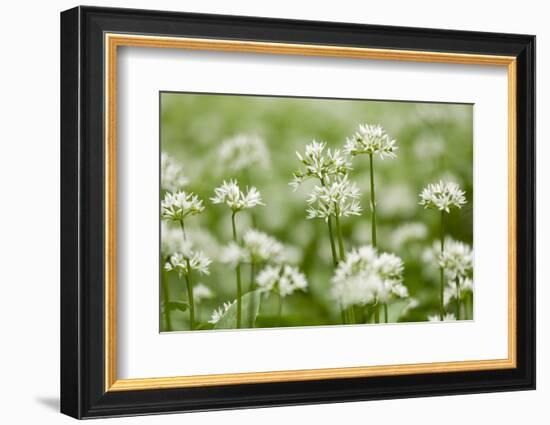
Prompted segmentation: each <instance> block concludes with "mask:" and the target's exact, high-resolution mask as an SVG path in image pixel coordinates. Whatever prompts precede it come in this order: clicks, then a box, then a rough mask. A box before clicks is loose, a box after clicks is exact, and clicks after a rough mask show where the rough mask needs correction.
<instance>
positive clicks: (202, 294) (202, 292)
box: [193, 283, 214, 304]
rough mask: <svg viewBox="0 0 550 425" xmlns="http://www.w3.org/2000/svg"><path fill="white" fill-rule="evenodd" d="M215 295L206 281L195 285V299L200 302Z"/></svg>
mask: <svg viewBox="0 0 550 425" xmlns="http://www.w3.org/2000/svg"><path fill="white" fill-rule="evenodd" d="M213 297H214V293H213V292H212V290H211V289H210V288H209V287H208V286H206V285H205V284H204V283H198V284H196V285H195V286H194V287H193V300H194V301H195V302H196V303H197V304H198V303H200V302H202V301H203V300H208V299H211V298H213Z"/></svg>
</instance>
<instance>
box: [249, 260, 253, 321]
mask: <svg viewBox="0 0 550 425" xmlns="http://www.w3.org/2000/svg"><path fill="white" fill-rule="evenodd" d="M254 274H255V270H254V262H251V263H250V286H249V292H252V291H253V290H254ZM249 296H250V299H249V304H248V317H249V323H250V325H249V326H250V327H251V328H253V327H254V317H253V316H254V303H253V302H252V300H253V299H254V297H252V295H249Z"/></svg>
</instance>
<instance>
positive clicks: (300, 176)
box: [289, 140, 351, 190]
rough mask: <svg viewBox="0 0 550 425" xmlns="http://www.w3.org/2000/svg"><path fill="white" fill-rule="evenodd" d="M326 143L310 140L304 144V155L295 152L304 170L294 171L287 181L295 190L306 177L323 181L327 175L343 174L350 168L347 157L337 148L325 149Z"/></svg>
mask: <svg viewBox="0 0 550 425" xmlns="http://www.w3.org/2000/svg"><path fill="white" fill-rule="evenodd" d="M325 147H326V143H324V142H322V143H319V142H317V141H315V140H314V141H312V142H311V143H310V144H308V145H306V149H305V153H304V155H301V154H300V153H299V152H296V156H297V157H298V159H299V160H300V162H301V163H302V164H303V165H304V167H305V169H304V170H298V171H295V172H294V174H293V179H292V181H291V182H290V183H289V184H290V186H292V187H293V188H294V190H296V189H297V188H298V186H299V185H300V184H301V183H302V182H303V181H304V180H306V179H308V178H311V177H315V178H317V179H319V181H321V182H324V181H325V180H326V179H327V178H329V177H335V176H338V175H344V174H346V173H348V172H349V171H350V170H351V167H350V163H349V161H348V159H347V158H346V157H345V156H344V155H343V154H342V152H341V151H340V150H339V149H334V150H332V149H327V150H326V152H325Z"/></svg>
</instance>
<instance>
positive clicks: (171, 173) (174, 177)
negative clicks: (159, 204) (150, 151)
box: [160, 152, 189, 192]
mask: <svg viewBox="0 0 550 425" xmlns="http://www.w3.org/2000/svg"><path fill="white" fill-rule="evenodd" d="M188 183H189V179H188V178H187V177H185V175H184V174H183V170H182V167H181V165H180V164H179V163H178V162H176V161H175V160H174V159H173V158H172V157H171V156H170V155H168V154H167V153H166V152H162V154H161V155H160V186H161V188H162V189H164V190H167V191H170V192H176V191H178V190H181V189H183V187H184V186H186V185H187V184H188Z"/></svg>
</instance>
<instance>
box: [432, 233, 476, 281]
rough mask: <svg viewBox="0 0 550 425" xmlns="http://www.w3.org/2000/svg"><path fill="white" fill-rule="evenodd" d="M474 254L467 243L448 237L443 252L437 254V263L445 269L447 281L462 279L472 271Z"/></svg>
mask: <svg viewBox="0 0 550 425" xmlns="http://www.w3.org/2000/svg"><path fill="white" fill-rule="evenodd" d="M473 263H474V255H473V252H472V248H470V246H469V245H468V244H465V243H463V242H460V241H455V240H453V239H448V240H447V242H446V245H445V249H444V251H443V254H442V255H441V254H440V256H439V265H440V266H441V267H442V268H443V269H444V270H445V276H446V277H447V279H448V282H449V283H454V282H455V280H456V279H461V278H462V279H464V278H466V277H468V276H470V275H471V273H472V271H473V265H474V264H473Z"/></svg>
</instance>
